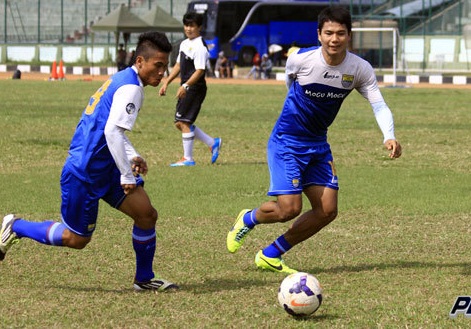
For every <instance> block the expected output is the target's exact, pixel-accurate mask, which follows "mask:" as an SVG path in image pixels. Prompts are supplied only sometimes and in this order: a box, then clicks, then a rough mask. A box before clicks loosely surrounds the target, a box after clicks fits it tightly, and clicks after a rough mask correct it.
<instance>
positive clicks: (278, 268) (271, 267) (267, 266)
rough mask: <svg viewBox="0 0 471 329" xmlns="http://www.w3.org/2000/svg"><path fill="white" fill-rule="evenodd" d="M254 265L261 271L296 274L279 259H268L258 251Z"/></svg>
mask: <svg viewBox="0 0 471 329" xmlns="http://www.w3.org/2000/svg"><path fill="white" fill-rule="evenodd" d="M255 265H257V267H258V268H260V269H262V270H267V271H272V272H278V273H286V274H293V273H297V272H298V271H296V270H295V269H292V268H289V267H288V266H286V264H285V262H284V261H283V260H282V259H281V257H280V258H270V257H267V256H265V255H264V254H263V252H262V251H261V250H260V251H259V252H258V253H257V255H256V256H255Z"/></svg>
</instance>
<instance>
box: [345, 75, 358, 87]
mask: <svg viewBox="0 0 471 329" xmlns="http://www.w3.org/2000/svg"><path fill="white" fill-rule="evenodd" d="M354 79H355V76H353V75H351V74H343V75H342V86H343V87H345V88H348V87H351V86H352V84H353V80H354Z"/></svg>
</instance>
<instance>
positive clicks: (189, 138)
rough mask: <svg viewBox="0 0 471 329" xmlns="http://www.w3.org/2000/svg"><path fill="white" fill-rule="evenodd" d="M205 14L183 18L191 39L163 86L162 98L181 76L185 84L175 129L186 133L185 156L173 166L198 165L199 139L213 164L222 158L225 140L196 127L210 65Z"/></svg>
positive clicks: (183, 44) (186, 33) (184, 136)
mask: <svg viewBox="0 0 471 329" xmlns="http://www.w3.org/2000/svg"><path fill="white" fill-rule="evenodd" d="M202 25H203V15H201V14H198V13H196V12H188V13H186V14H185V15H184V16H183V26H184V32H185V35H186V37H187V39H185V40H183V41H182V43H181V44H180V49H179V52H178V57H177V62H176V63H175V66H174V67H173V68H172V72H171V73H170V75H169V76H168V78H167V79H166V80H165V81H164V82H163V83H162V87H161V88H160V96H164V95H165V94H166V93H167V87H168V85H169V84H170V83H171V82H172V81H173V80H174V79H175V78H176V77H177V76H178V75H180V76H181V84H180V87H179V88H178V90H177V98H178V100H177V107H176V111H175V127H176V128H177V129H178V130H180V131H181V132H182V143H183V157H182V158H181V159H180V160H179V161H177V162H175V163H172V164H171V165H170V166H172V167H184V166H194V165H195V164H196V163H195V160H194V159H193V145H194V141H195V138H196V139H198V140H200V141H202V142H203V143H205V144H206V145H207V146H208V147H209V150H210V151H211V163H215V162H216V160H217V158H218V157H219V150H220V148H221V146H222V139H221V138H219V137H216V138H213V137H211V136H209V135H208V134H206V133H205V132H204V131H203V130H201V128H199V127H197V126H196V125H195V121H196V118H197V117H198V114H199V112H200V110H201V105H202V104H203V101H204V99H205V98H206V92H207V87H206V79H205V75H206V63H207V61H208V58H209V52H208V48H207V47H206V43H205V42H204V40H203V38H202V37H201V27H202Z"/></svg>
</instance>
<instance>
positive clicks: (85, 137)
mask: <svg viewBox="0 0 471 329" xmlns="http://www.w3.org/2000/svg"><path fill="white" fill-rule="evenodd" d="M126 85H136V86H138V87H139V88H138V89H137V88H136V90H137V91H139V90H142V89H143V88H142V85H141V84H140V80H139V78H138V75H137V73H136V71H135V70H134V69H133V68H127V69H125V70H123V71H120V72H118V73H116V74H115V75H113V76H112V77H111V78H110V79H109V80H107V81H106V82H105V83H104V84H103V85H102V86H101V87H100V88H99V89H98V90H97V91H96V92H95V94H94V95H93V96H92V97H91V98H90V101H89V103H88V105H87V107H86V108H85V111H84V112H83V114H82V117H81V119H80V122H79V123H78V126H77V129H76V131H75V134H74V136H73V138H72V141H71V144H70V149H69V157H68V158H67V160H66V163H65V167H66V168H67V169H68V170H70V171H71V172H72V173H73V174H74V175H75V176H76V177H78V178H79V179H81V180H83V181H86V182H94V181H97V180H107V179H109V178H108V177H107V176H109V175H110V174H111V173H113V172H115V171H116V170H115V169H116V163H115V160H114V159H113V157H112V155H111V153H110V150H109V148H108V145H107V142H106V138H105V134H104V130H105V126H106V123H107V121H108V118H109V116H110V111H111V107H112V105H113V106H117V105H115V104H113V101H115V103H116V99H115V100H114V97H115V93H116V91H117V90H118V89H119V88H120V87H123V86H126ZM126 98H127V96H126V97H124V99H126ZM142 98H143V92H137V93H136V94H135V95H129V99H130V100H129V101H124V102H122V101H121V102H120V103H122V104H118V105H119V106H118V107H121V108H122V109H118V110H119V111H122V112H124V113H125V114H126V112H127V114H128V115H129V116H130V117H134V119H133V120H135V116H136V115H137V113H136V112H138V111H139V108H140V106H141V103H142ZM133 99H137V100H138V101H133ZM136 103H137V104H136ZM136 107H137V108H136ZM133 120H132V122H131V123H128V124H122V125H120V126H122V128H125V129H128V130H129V129H130V128H131V126H132V124H133V123H134V121H133Z"/></svg>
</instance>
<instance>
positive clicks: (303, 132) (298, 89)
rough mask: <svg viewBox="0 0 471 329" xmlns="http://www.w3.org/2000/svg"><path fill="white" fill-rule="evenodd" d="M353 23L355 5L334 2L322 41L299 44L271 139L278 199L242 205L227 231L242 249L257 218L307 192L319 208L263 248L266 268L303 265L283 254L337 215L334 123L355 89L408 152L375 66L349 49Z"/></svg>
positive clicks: (283, 214)
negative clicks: (329, 137) (351, 8)
mask: <svg viewBox="0 0 471 329" xmlns="http://www.w3.org/2000/svg"><path fill="white" fill-rule="evenodd" d="M351 29H352V20H351V16H350V13H349V12H348V10H346V9H344V8H340V7H328V8H326V9H325V10H323V11H322V12H321V13H320V14H319V18H318V38H319V41H320V43H321V47H313V48H307V49H299V50H297V51H296V52H294V53H293V54H291V55H290V56H289V57H288V60H287V62H286V75H287V80H286V84H287V87H288V94H287V96H286V99H285V103H284V106H283V109H282V112H281V114H280V117H279V118H278V121H277V122H276V124H275V126H274V128H273V131H272V134H271V136H270V139H269V141H268V147H267V158H268V167H269V170H270V189H269V191H268V195H270V196H275V197H276V201H268V202H265V203H263V204H262V205H260V207H259V208H255V209H244V210H242V211H241V212H240V213H239V215H238V217H237V220H236V222H235V223H234V226H233V227H232V229H231V231H229V233H228V235H227V248H228V250H229V251H230V252H236V251H237V250H238V249H239V248H240V246H241V245H242V243H243V241H244V239H245V238H246V236H247V234H248V233H249V232H250V231H251V230H252V229H253V228H254V227H255V226H256V225H257V224H271V223H277V222H286V221H290V220H292V219H294V218H296V217H297V216H298V215H300V214H301V211H302V193H304V194H305V195H306V197H307V198H308V200H309V202H310V204H311V208H312V209H310V210H308V211H306V212H305V213H303V214H302V215H301V216H299V217H298V218H297V219H296V220H295V221H294V223H293V224H292V225H291V227H290V228H289V229H288V230H287V231H286V232H285V233H284V234H283V235H281V236H279V237H278V238H277V239H275V241H273V243H272V244H270V245H268V246H267V247H266V248H264V249H263V250H260V251H259V252H258V253H257V254H256V256H255V264H256V265H257V267H259V268H261V269H266V270H270V271H274V272H284V273H294V272H297V270H295V269H292V268H290V267H288V266H287V265H286V264H285V263H284V261H283V260H282V258H281V256H282V255H283V254H284V253H286V252H287V251H288V250H290V249H291V248H292V247H294V246H295V245H297V244H299V243H301V242H302V241H305V240H306V239H308V238H310V237H311V236H313V235H314V234H316V233H317V232H319V231H320V230H321V229H322V228H324V227H325V226H326V225H328V224H329V223H330V222H332V221H333V220H334V219H335V218H336V217H337V195H338V180H337V175H336V172H335V167H334V161H333V157H332V153H331V150H330V145H329V144H328V142H327V130H328V127H329V126H330V125H331V124H332V122H333V121H334V119H335V117H336V115H337V113H338V111H339V110H340V107H341V105H342V102H343V100H344V99H345V98H346V97H347V96H348V95H349V94H350V92H351V91H352V90H353V89H356V90H357V91H358V92H360V94H361V95H363V96H364V97H365V98H366V99H367V100H368V101H369V102H370V104H371V106H372V108H373V112H374V115H375V117H376V121H377V123H378V125H379V127H380V129H381V131H382V133H383V136H384V140H383V142H384V145H385V146H386V148H387V149H388V150H389V156H390V157H391V158H398V157H400V156H401V145H400V144H399V142H398V141H397V140H396V138H395V136H394V122H393V117H392V113H391V111H390V109H389V108H388V106H387V105H386V103H385V102H384V99H383V96H382V95H381V92H380V90H379V88H378V84H377V81H376V76H375V73H374V70H373V68H372V67H371V65H370V64H369V63H368V62H366V61H365V60H363V59H362V58H360V57H358V56H356V55H354V54H352V53H350V52H348V50H347V48H348V45H349V42H350V39H351Z"/></svg>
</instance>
